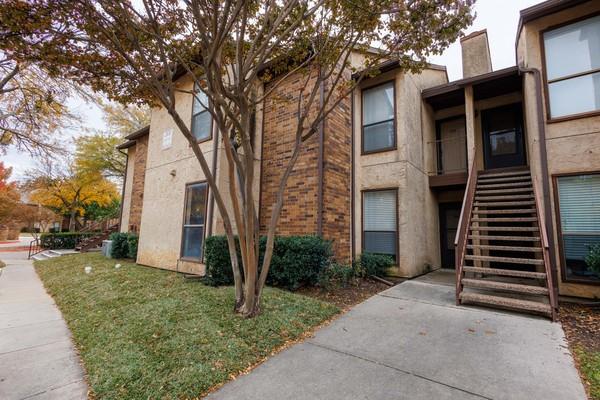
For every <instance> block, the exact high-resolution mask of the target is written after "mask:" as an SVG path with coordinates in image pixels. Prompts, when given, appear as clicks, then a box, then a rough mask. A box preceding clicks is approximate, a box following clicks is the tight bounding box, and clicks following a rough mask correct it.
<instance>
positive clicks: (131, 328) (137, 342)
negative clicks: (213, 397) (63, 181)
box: [35, 254, 338, 399]
mask: <svg viewBox="0 0 600 400" xmlns="http://www.w3.org/2000/svg"><path fill="white" fill-rule="evenodd" d="M119 262H120V263H121V265H122V267H121V268H120V269H115V268H114V266H115V263H116V262H115V260H109V259H106V258H104V257H102V256H101V255H99V254H85V255H71V256H63V257H57V258H54V259H51V260H47V261H42V262H36V264H35V265H36V269H37V271H38V274H39V275H40V277H41V278H42V280H43V282H44V285H45V286H46V288H47V289H48V292H49V293H50V294H51V295H52V297H53V298H54V299H55V300H56V303H57V304H58V306H59V308H60V310H61V311H62V313H63V316H64V318H65V319H66V321H67V323H68V325H69V328H70V329H71V332H72V333H73V337H74V341H75V344H76V346H77V348H78V350H79V352H80V354H81V358H82V359H83V363H84V365H85V368H86V371H87V374H88V382H89V384H90V388H91V389H92V391H93V394H94V395H95V398H97V399H179V398H195V397H198V396H200V395H201V394H202V393H204V392H206V391H207V390H208V389H210V388H211V387H213V386H215V385H218V384H221V383H223V382H225V381H227V380H229V379H230V378H231V377H232V376H233V375H235V374H237V373H239V372H240V371H243V370H245V369H247V368H248V367H249V366H251V365H253V364H255V363H257V362H258V361H260V360H262V359H263V358H264V357H266V356H268V355H269V354H271V353H272V352H273V351H274V350H276V349H278V348H280V347H281V346H282V345H284V344H285V343H286V342H288V341H290V340H293V339H296V338H298V337H300V336H301V335H302V334H303V333H304V332H306V331H309V330H310V329H311V328H312V327H314V326H316V325H318V324H320V323H321V322H323V321H325V320H327V319H329V318H330V317H332V316H333V315H335V314H336V313H337V312H338V309H337V308H336V307H335V306H333V305H331V304H329V303H324V302H319V301H317V300H315V299H311V298H308V297H304V296H300V295H297V294H293V293H290V292H286V291H282V290H277V289H271V288H267V289H266V290H265V292H264V295H263V302H262V308H263V312H262V314H261V315H260V316H258V317H256V318H253V319H248V320H246V319H242V318H240V317H238V316H236V315H234V314H233V312H232V309H233V289H232V288H213V287H208V286H204V285H203V284H201V283H199V282H197V281H195V282H194V281H186V280H184V278H183V277H182V276H181V275H178V274H176V273H174V272H169V271H163V270H158V269H154V268H146V267H142V266H138V265H136V264H133V263H128V262H123V261H119ZM86 265H90V266H92V268H93V270H92V273H91V274H89V275H87V274H85V273H84V267H85V266H86Z"/></svg>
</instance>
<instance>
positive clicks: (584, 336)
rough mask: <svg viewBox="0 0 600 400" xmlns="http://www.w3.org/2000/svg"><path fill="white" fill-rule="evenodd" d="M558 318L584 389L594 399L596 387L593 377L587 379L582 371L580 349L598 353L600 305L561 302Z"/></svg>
mask: <svg viewBox="0 0 600 400" xmlns="http://www.w3.org/2000/svg"><path fill="white" fill-rule="evenodd" d="M559 319H560V322H561V323H562V326H563V329H564V331H565V335H566V337H567V341H568V342H569V347H570V348H571V352H572V353H573V357H574V359H575V364H577V368H578V369H579V371H580V375H582V381H583V383H584V385H585V386H586V390H587V391H588V393H589V394H590V398H592V399H596V398H597V397H596V396H595V395H596V394H597V392H598V388H597V387H595V386H594V385H595V384H594V379H593V378H592V379H589V378H588V377H586V375H585V373H582V372H583V371H582V370H583V368H582V363H585V361H584V360H582V359H581V354H582V351H583V352H584V353H585V354H598V353H600V306H595V307H591V306H584V305H579V304H569V303H566V304H565V303H563V304H561V306H560V313H559Z"/></svg>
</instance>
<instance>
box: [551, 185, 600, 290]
mask: <svg viewBox="0 0 600 400" xmlns="http://www.w3.org/2000/svg"><path fill="white" fill-rule="evenodd" d="M558 197H559V208H560V225H561V233H562V238H561V240H562V245H563V253H564V259H563V262H564V263H565V268H566V275H567V278H579V279H581V278H583V279H592V280H598V279H599V276H598V272H594V271H593V269H592V265H591V263H592V260H591V259H590V257H589V256H590V253H591V252H592V249H593V247H594V246H600V174H593V175H577V176H564V177H560V178H558ZM599 250H600V247H599Z"/></svg>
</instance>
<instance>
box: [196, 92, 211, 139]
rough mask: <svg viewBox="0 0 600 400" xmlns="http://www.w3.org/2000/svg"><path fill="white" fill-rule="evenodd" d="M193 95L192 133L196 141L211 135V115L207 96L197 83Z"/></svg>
mask: <svg viewBox="0 0 600 400" xmlns="http://www.w3.org/2000/svg"><path fill="white" fill-rule="evenodd" d="M194 88H195V89H196V90H195V95H194V102H193V106H192V135H194V137H195V138H196V139H198V141H201V140H207V139H209V138H210V137H211V129H212V116H211V115H210V112H209V111H208V109H207V108H206V107H208V102H209V101H208V96H206V93H204V92H203V91H202V89H200V88H199V87H198V86H197V85H196V86H194Z"/></svg>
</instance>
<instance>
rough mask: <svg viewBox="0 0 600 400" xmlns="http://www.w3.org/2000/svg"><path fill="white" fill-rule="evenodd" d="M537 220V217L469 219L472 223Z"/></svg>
mask: <svg viewBox="0 0 600 400" xmlns="http://www.w3.org/2000/svg"><path fill="white" fill-rule="evenodd" d="M537 220H538V219H537V217H515V218H513V217H504V218H503V217H499V218H498V217H492V218H489V217H484V218H480V217H475V218H471V221H472V222H536V221H537Z"/></svg>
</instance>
